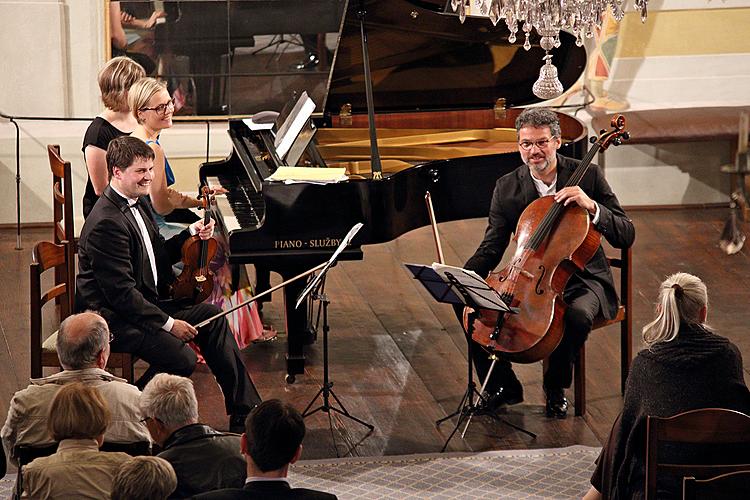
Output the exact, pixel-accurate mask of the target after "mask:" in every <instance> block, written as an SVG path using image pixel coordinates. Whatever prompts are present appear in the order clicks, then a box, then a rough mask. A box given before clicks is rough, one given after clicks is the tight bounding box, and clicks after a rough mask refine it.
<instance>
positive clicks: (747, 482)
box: [682, 465, 750, 500]
mask: <svg viewBox="0 0 750 500" xmlns="http://www.w3.org/2000/svg"><path fill="white" fill-rule="evenodd" d="M682 484H683V488H682V498H683V500H697V499H701V500H720V499H721V500H724V499H727V498H750V465H748V468H747V470H743V471H739V472H730V473H729V474H722V475H721V476H716V477H712V478H709V479H696V478H694V477H686V478H685V479H684V480H683V483H682Z"/></svg>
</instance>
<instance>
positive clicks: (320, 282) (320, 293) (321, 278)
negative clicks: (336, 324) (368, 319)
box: [295, 223, 375, 453]
mask: <svg viewBox="0 0 750 500" xmlns="http://www.w3.org/2000/svg"><path fill="white" fill-rule="evenodd" d="M361 227H362V224H361V223H358V224H355V225H354V227H352V228H351V230H349V233H348V234H347V235H346V237H345V238H344V239H343V241H342V242H341V244H340V245H339V247H338V248H337V249H336V251H335V252H334V253H333V255H332V256H331V258H330V259H328V262H327V263H326V265H325V266H324V267H323V269H321V270H320V273H318V275H317V276H315V278H313V279H312V280H311V281H310V283H309V284H308V285H307V286H306V287H305V289H304V290H302V292H300V294H299V297H297V304H296V306H295V307H299V306H300V304H302V302H303V301H304V300H305V298H306V297H307V296H308V295H311V296H312V297H313V299H315V300H319V301H320V303H321V305H322V308H323V385H322V387H321V388H320V390H318V392H317V393H316V394H315V396H314V397H313V398H312V400H311V401H310V403H308V405H307V407H306V408H305V410H304V411H303V412H302V418H307V417H309V416H310V415H312V414H314V413H317V412H319V411H322V412H324V413H328V414H329V417H330V412H331V411H333V412H336V413H338V414H339V415H343V416H344V417H346V418H349V419H351V420H354V421H355V422H357V423H359V424H362V425H364V426H365V427H367V428H368V429H369V430H370V432H372V430H373V429H375V426H374V425H372V424H368V423H367V422H365V421H364V420H360V419H359V418H357V417H355V416H354V415H352V414H351V413H349V412H348V411H347V409H346V408H345V407H344V405H343V403H342V402H341V400H340V399H339V398H338V396H336V393H335V392H333V382H331V381H330V380H329V377H328V331H329V330H330V327H329V325H328V305H329V304H330V300H328V296H327V295H326V294H325V281H326V273H327V272H328V270H329V269H330V268H331V267H333V266H334V265H335V264H336V258H337V257H338V256H339V254H340V253H341V252H342V251H343V250H344V248H346V247H347V245H349V243H351V241H352V239H353V238H354V235H355V234H357V231H359V229H360V228H361ZM320 395H322V396H323V404H322V405H320V406H318V407H317V408H315V409H314V410H312V411H310V408H312V405H313V404H314V403H315V401H316V400H317V399H318V396H320ZM330 396H333V399H334V400H335V401H336V403H338V405H339V406H340V407H341V408H336V407H335V406H333V405H332V404H331V402H330ZM329 423H330V419H329ZM337 453H338V452H337Z"/></svg>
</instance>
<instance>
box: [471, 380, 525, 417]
mask: <svg viewBox="0 0 750 500" xmlns="http://www.w3.org/2000/svg"><path fill="white" fill-rule="evenodd" d="M522 401H523V387H521V385H520V384H519V385H518V386H517V387H511V386H508V387H501V388H500V389H498V390H497V391H495V392H492V393H488V392H486V391H485V392H484V393H483V394H482V399H481V400H480V401H479V404H478V405H477V409H478V410H479V411H480V412H482V413H492V412H495V411H497V410H499V409H500V408H502V407H503V406H505V405H515V404H518V403H521V402H522Z"/></svg>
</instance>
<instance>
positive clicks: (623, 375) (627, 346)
mask: <svg viewBox="0 0 750 500" xmlns="http://www.w3.org/2000/svg"><path fill="white" fill-rule="evenodd" d="M631 322H632V320H631V319H630V311H628V312H627V315H626V317H625V319H624V320H623V321H622V322H620V392H621V393H622V394H623V395H625V383H626V382H627V380H628V373H629V372H630V360H631V359H632V358H633V337H632V335H631V326H632V325H631Z"/></svg>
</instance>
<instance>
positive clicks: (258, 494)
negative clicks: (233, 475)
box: [193, 399, 337, 500]
mask: <svg viewBox="0 0 750 500" xmlns="http://www.w3.org/2000/svg"><path fill="white" fill-rule="evenodd" d="M304 437H305V421H304V420H303V419H302V415H300V414H299V412H298V411H297V410H295V409H294V408H293V407H292V406H290V405H288V404H286V403H282V402H281V401H279V400H278V399H269V400H268V401H264V402H262V403H261V404H260V405H258V407H257V408H255V409H254V410H253V411H252V412H250V415H248V417H247V421H246V422H245V433H244V434H243V435H242V438H241V440H240V445H241V449H242V454H243V455H245V460H246V461H247V479H246V481H245V487H244V488H242V489H240V488H226V489H223V490H216V491H211V492H208V493H203V494H201V495H196V496H194V497H193V498H194V499H196V500H197V499H204V500H208V499H213V500H232V499H238V500H241V499H244V500H254V499H257V500H264V499H267V498H273V499H274V500H335V499H336V498H337V497H336V495H332V494H330V493H324V492H322V491H316V490H310V489H306V488H292V487H290V486H289V482H288V481H287V479H286V477H287V474H288V472H289V465H290V464H293V463H294V462H296V461H297V460H299V457H300V455H301V454H302V439H303V438H304Z"/></svg>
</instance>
